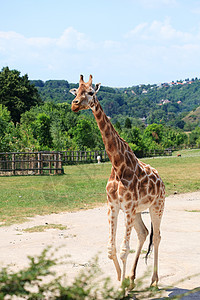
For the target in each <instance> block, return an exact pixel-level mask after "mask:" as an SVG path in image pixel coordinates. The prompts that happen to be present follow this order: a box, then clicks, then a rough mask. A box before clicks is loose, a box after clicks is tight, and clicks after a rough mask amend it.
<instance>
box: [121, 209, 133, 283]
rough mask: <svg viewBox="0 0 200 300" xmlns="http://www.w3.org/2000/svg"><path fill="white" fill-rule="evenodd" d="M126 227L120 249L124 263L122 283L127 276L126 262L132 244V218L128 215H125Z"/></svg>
mask: <svg viewBox="0 0 200 300" xmlns="http://www.w3.org/2000/svg"><path fill="white" fill-rule="evenodd" d="M125 226H126V229H125V234H124V239H123V242H122V244H121V247H120V258H121V260H122V263H123V273H122V281H123V280H124V278H125V275H126V261H127V257H128V254H129V252H130V246H129V242H130V235H131V230H132V227H133V224H132V221H131V217H130V215H129V214H128V213H125Z"/></svg>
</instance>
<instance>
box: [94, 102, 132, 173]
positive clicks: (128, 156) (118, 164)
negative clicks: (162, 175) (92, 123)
mask: <svg viewBox="0 0 200 300" xmlns="http://www.w3.org/2000/svg"><path fill="white" fill-rule="evenodd" d="M92 112H93V115H94V117H95V119H96V122H97V125H98V127H99V130H100V132H101V135H102V139H103V142H104V145H105V150H106V152H107V154H108V157H109V159H110V161H111V163H112V165H113V167H114V170H115V173H116V175H117V176H118V177H119V178H121V177H122V175H123V174H124V171H125V169H126V168H127V167H128V168H131V169H132V170H133V169H135V168H136V165H137V161H138V159H137V158H136V156H135V155H134V153H133V151H132V150H131V148H130V147H129V145H128V144H127V143H126V142H125V141H124V140H123V139H122V138H121V137H120V136H119V134H118V133H117V131H116V130H115V129H114V127H113V125H112V123H111V122H110V120H109V119H108V117H107V116H106V114H105V113H104V111H103V109H102V107H101V105H100V103H99V101H98V99H97V98H95V105H94V106H93V107H92Z"/></svg>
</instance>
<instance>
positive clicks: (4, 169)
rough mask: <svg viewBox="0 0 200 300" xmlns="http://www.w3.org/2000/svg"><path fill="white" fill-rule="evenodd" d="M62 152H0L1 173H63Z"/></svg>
mask: <svg viewBox="0 0 200 300" xmlns="http://www.w3.org/2000/svg"><path fill="white" fill-rule="evenodd" d="M62 163H63V162H62V153H60V152H49V151H48V152H47V151H45V152H5V153H0V175H47V174H49V175H50V174H52V175H57V174H62V173H63V167H62Z"/></svg>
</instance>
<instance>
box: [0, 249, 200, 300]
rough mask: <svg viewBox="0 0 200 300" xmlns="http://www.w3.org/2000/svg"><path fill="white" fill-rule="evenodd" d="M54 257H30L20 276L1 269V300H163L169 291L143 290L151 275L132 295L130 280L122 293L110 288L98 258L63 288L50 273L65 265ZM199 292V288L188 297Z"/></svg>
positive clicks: (60, 280)
mask: <svg viewBox="0 0 200 300" xmlns="http://www.w3.org/2000/svg"><path fill="white" fill-rule="evenodd" d="M54 254H55V253H53V252H52V251H50V248H49V247H48V248H46V249H45V250H43V252H42V253H41V254H40V255H39V256H36V257H28V258H29V266H28V267H27V268H25V269H22V270H21V271H19V272H17V273H14V272H12V271H10V270H9V269H8V268H3V269H1V270H0V299H5V297H6V299H12V298H13V297H14V299H16V297H20V298H24V299H31V300H33V299H37V300H38V299H49V300H51V299H52V300H61V299H63V300H64V299H66V300H68V299H70V300H84V299H85V300H86V299H87V300H98V299H116V300H125V299H127V300H128V299H150V298H152V297H158V296H159V298H157V299H160V296H161V295H162V294H163V292H165V291H166V289H158V288H157V287H144V280H145V279H146V277H147V276H148V275H149V274H148V273H146V274H145V275H144V276H143V277H142V278H140V279H139V280H137V282H136V285H135V287H134V290H131V291H130V282H129V280H128V279H126V280H124V282H123V284H122V287H121V288H120V289H116V288H114V287H113V286H112V285H111V280H110V279H109V278H103V276H102V272H101V270H100V268H99V266H98V258H97V257H96V258H94V259H93V260H92V261H91V262H90V263H89V267H86V268H85V269H84V270H82V271H81V272H80V273H79V275H78V276H77V277H75V279H74V281H73V282H72V284H71V285H68V286H65V285H63V281H64V280H63V276H60V277H57V276H56V274H55V272H53V271H51V268H52V267H53V266H56V265H57V264H63V262H61V261H59V260H58V259H53V258H52V257H54ZM47 276H48V277H47ZM44 279H45V281H44ZM47 279H48V280H47ZM199 290H200V289H199V288H197V289H194V290H192V291H190V292H189V293H194V292H198V291H199ZM187 294H188V293H187ZM182 296H183V294H182V295H178V296H177V297H175V298H174V297H173V299H180V298H181V297H182Z"/></svg>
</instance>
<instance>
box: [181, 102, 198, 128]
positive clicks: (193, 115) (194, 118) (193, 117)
mask: <svg viewBox="0 0 200 300" xmlns="http://www.w3.org/2000/svg"><path fill="white" fill-rule="evenodd" d="M183 120H184V121H185V122H186V123H188V122H190V123H192V124H194V123H196V124H200V106H198V107H197V108H196V109H195V110H192V111H191V112H190V113H189V114H187V115H186V116H185V117H184V118H183Z"/></svg>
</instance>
